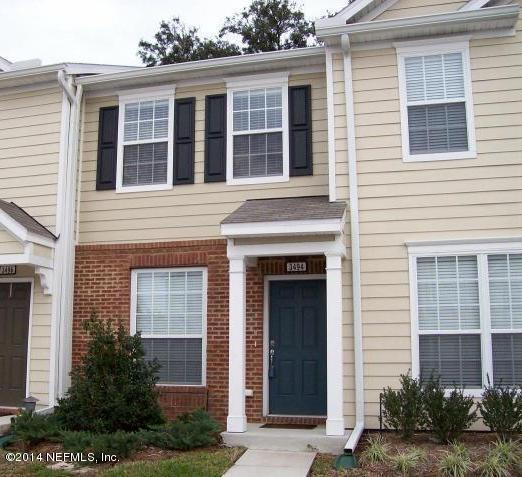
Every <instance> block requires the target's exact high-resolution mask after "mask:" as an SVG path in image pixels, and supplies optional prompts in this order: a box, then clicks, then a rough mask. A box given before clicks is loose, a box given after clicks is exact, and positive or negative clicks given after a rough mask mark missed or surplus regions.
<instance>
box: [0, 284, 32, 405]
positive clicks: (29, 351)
mask: <svg viewBox="0 0 522 477" xmlns="http://www.w3.org/2000/svg"><path fill="white" fill-rule="evenodd" d="M0 283H30V284H31V296H30V297H29V325H28V328H27V364H26V375H25V397H27V396H29V378H30V376H31V335H32V334H33V298H34V278H32V277H27V278H26V277H16V278H15V277H13V278H9V277H5V278H0Z"/></svg>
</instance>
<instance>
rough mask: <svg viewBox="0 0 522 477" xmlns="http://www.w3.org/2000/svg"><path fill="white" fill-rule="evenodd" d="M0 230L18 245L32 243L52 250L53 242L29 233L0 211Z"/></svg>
mask: <svg viewBox="0 0 522 477" xmlns="http://www.w3.org/2000/svg"><path fill="white" fill-rule="evenodd" d="M0 228H3V229H4V230H5V231H6V232H7V233H8V234H9V235H11V236H12V237H13V238H15V239H16V240H18V241H19V242H20V243H22V244H23V243H27V242H32V243H35V244H38V245H43V246H44V247H49V248H54V240H51V239H49V238H47V237H43V236H40V235H38V234H34V233H31V232H29V231H28V230H27V229H26V228H25V227H24V226H23V225H21V224H20V223H18V222H17V221H16V220H14V219H13V218H12V217H11V216H10V215H9V214H7V213H6V212H4V211H3V210H0Z"/></svg>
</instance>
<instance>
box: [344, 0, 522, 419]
mask: <svg viewBox="0 0 522 477" xmlns="http://www.w3.org/2000/svg"><path fill="white" fill-rule="evenodd" d="M406 3H408V4H410V5H411V2H406V0H404V1H402V2H399V3H397V4H396V7H397V6H399V5H405V4H406ZM416 3H417V4H420V2H416ZM423 3H424V2H423ZM521 25H522V23H521V22H520V21H519V23H518V25H517V35H516V37H507V38H491V39H481V40H473V41H472V42H471V45H470V57H471V68H472V74H471V76H472V89H473V102H474V110H475V128H476V136H477V151H478V157H477V158H476V159H465V160H455V161H432V162H417V163H404V162H403V161H402V149H401V124H400V109H399V93H398V79H397V57H396V52H395V50H394V49H392V48H389V49H380V50H367V51H356V52H354V53H353V76H354V95H355V112H356V120H355V121H356V123H355V127H356V145H357V160H358V172H359V198H360V203H359V206H360V232H361V260H362V263H361V281H362V311H363V322H364V330H363V333H364V363H365V396H366V414H367V424H368V425H369V426H370V427H378V419H377V416H378V412H379V393H380V392H381V391H382V388H383V387H384V386H387V385H391V386H397V384H398V375H399V374H400V373H406V372H408V370H409V369H410V368H411V344H410V304H409V299H410V297H409V275H408V254H407V249H406V246H405V242H406V241H412V240H437V239H458V238H461V239H466V238H489V237H512V236H522V188H521V186H520V184H522V39H521V29H522V26H521ZM350 397H351V393H347V400H348V399H349V398H350Z"/></svg>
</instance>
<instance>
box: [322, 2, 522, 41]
mask: <svg viewBox="0 0 522 477" xmlns="http://www.w3.org/2000/svg"><path fill="white" fill-rule="evenodd" d="M519 12H520V7H519V5H518V4H515V5H503V6H499V7H489V8H483V9H478V10H469V11H465V10H459V11H456V12H451V13H437V14H433V15H421V16H417V17H410V18H397V19H391V20H374V21H370V22H365V23H352V24H347V25H340V26H335V27H328V28H323V29H317V28H316V32H317V36H318V38H326V37H330V36H337V35H341V34H343V33H346V34H349V35H350V38H352V37H356V36H357V35H364V34H377V33H380V36H382V34H383V32H388V36H389V37H390V38H392V37H393V36H394V35H397V36H400V35H404V34H405V33H407V31H408V29H414V28H419V27H422V28H428V27H429V28H432V29H440V30H441V32H444V29H445V28H446V27H447V26H448V25H451V26H452V29H453V32H454V33H456V32H457V31H456V30H458V31H466V30H465V26H466V24H467V23H473V22H481V21H482V22H487V21H490V22H491V21H496V22H501V21H502V20H504V21H505V22H506V25H503V27H504V28H507V26H508V24H507V23H511V22H512V23H513V24H514V23H515V22H516V20H517V19H518V15H519ZM481 26H482V27H485V26H486V25H481ZM430 33H432V32H431V30H430ZM381 39H382V38H381Z"/></svg>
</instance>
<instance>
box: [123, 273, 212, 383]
mask: <svg viewBox="0 0 522 477" xmlns="http://www.w3.org/2000/svg"><path fill="white" fill-rule="evenodd" d="M191 271H198V272H203V288H202V291H201V292H202V297H203V316H202V323H201V354H202V357H201V383H200V384H175V383H158V386H164V387H202V386H206V385H207V300H208V298H207V296H208V269H207V267H168V268H164V267H156V268H150V267H149V268H134V269H132V270H131V294H130V334H131V335H135V334H136V307H137V302H136V290H137V279H138V273H143V272H191ZM143 336H144V337H146V338H194V337H196V336H194V335H175V336H174V335H143ZM197 338H199V335H198V336H197Z"/></svg>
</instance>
